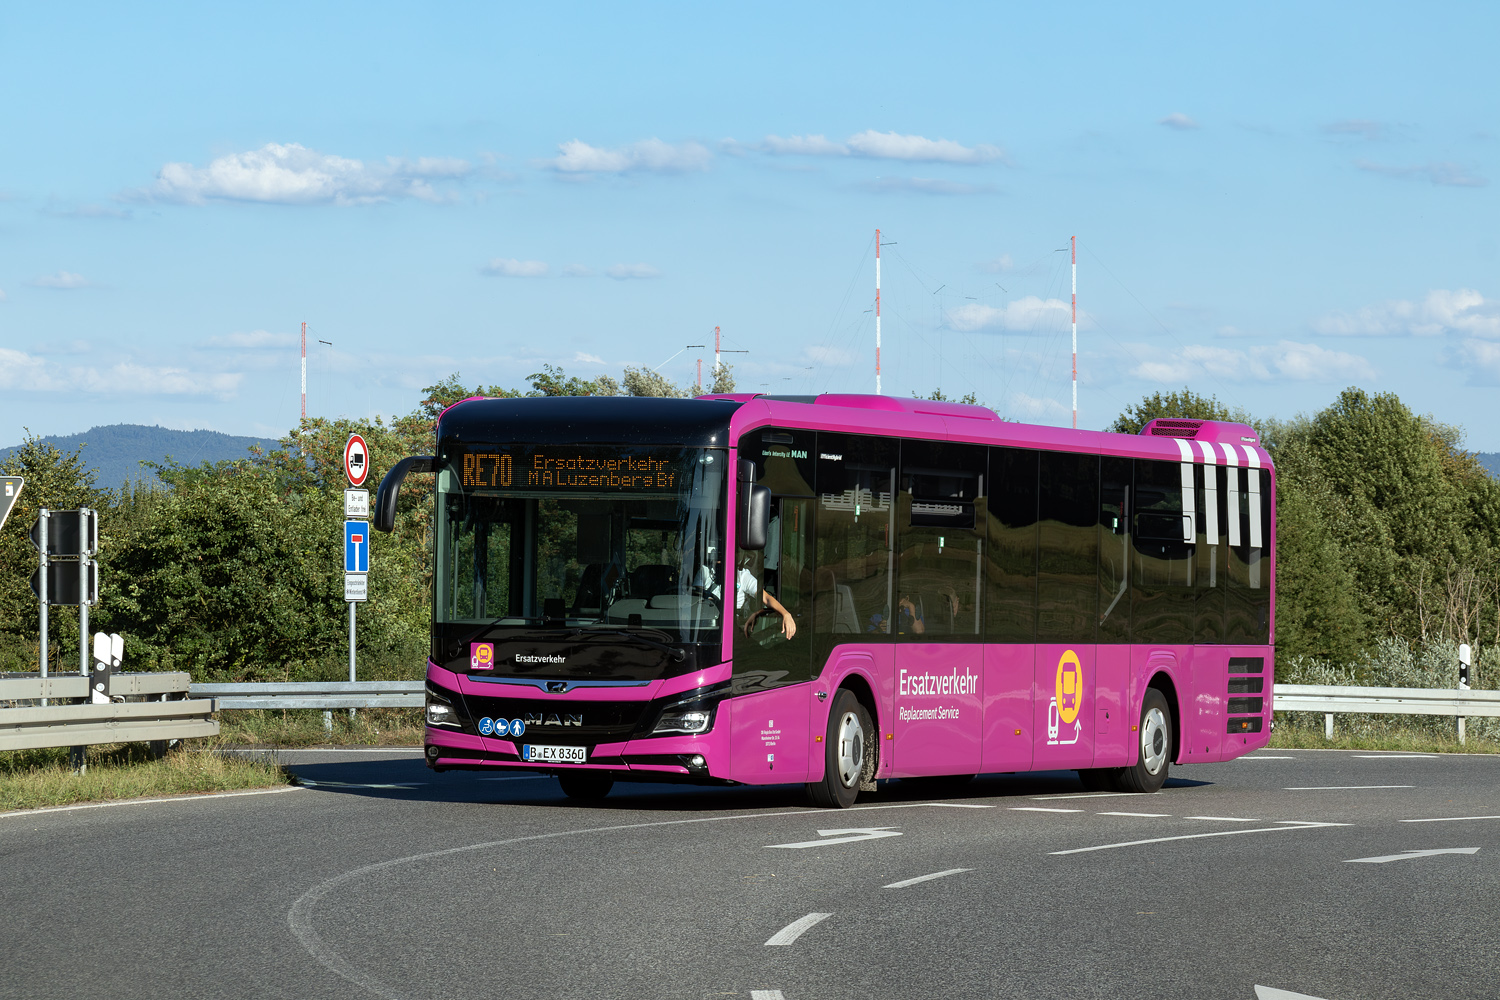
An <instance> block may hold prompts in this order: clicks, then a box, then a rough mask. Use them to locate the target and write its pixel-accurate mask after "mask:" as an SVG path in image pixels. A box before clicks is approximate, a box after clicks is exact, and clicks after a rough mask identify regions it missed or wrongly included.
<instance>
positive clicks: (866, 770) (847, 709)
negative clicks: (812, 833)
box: [807, 688, 875, 809]
mask: <svg viewBox="0 0 1500 1000" xmlns="http://www.w3.org/2000/svg"><path fill="white" fill-rule="evenodd" d="M874 732H875V727H874V725H873V724H872V723H871V721H870V713H869V712H868V711H866V710H865V706H863V705H861V704H860V703H859V699H858V698H856V697H855V696H854V692H853V691H850V690H849V689H848V688H840V689H839V692H838V694H836V695H834V696H833V707H832V708H831V709H830V710H829V712H828V734H827V736H825V737H824V739H823V780H822V781H810V782H808V784H807V793H808V795H809V797H811V799H812V800H813V804H814V805H819V806H824V807H827V808H834V809H848V808H849V807H850V806H852V805H854V800H855V799H857V798H859V786H860V784H861V783H862V782H864V781H866V780H867V779H869V778H872V777H874V773H875V747H874V744H873V743H872V742H871V740H872V738H873V734H874Z"/></svg>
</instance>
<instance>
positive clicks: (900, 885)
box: [881, 868, 974, 889]
mask: <svg viewBox="0 0 1500 1000" xmlns="http://www.w3.org/2000/svg"><path fill="white" fill-rule="evenodd" d="M973 870H974V869H972V868H949V869H948V870H947V871H945V872H933V873H932V874H931V875H918V876H917V877H916V878H908V879H903V880H901V881H900V882H892V883H891V884H890V885H887V886H882V887H881V888H883V889H905V888H906V887H907V886H909V885H916V884H917V883H918V882H931V881H932V880H933V879H935V878H947V877H948V876H949V875H957V874H959V873H960V872H971V871H973Z"/></svg>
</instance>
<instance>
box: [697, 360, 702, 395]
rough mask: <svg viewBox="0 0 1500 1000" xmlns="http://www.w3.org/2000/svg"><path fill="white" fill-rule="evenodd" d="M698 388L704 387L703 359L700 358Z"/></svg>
mask: <svg viewBox="0 0 1500 1000" xmlns="http://www.w3.org/2000/svg"><path fill="white" fill-rule="evenodd" d="M698 388H699V389H702V388H703V359H702V358H699V359H698Z"/></svg>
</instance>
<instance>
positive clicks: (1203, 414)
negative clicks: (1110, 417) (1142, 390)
mask: <svg viewBox="0 0 1500 1000" xmlns="http://www.w3.org/2000/svg"><path fill="white" fill-rule="evenodd" d="M1157 417H1181V418H1183V419H1187V420H1233V421H1237V422H1239V423H1250V416H1249V414H1247V413H1245V411H1243V410H1233V411H1231V410H1230V409H1229V408H1228V407H1226V406H1225V405H1224V404H1223V403H1220V402H1219V401H1218V399H1216V398H1215V397H1213V396H1202V395H1199V394H1198V393H1196V392H1194V391H1193V390H1191V389H1188V388H1186V387H1184V388H1183V390H1182V391H1181V392H1169V393H1166V394H1165V395H1163V394H1162V393H1160V392H1154V393H1152V394H1151V395H1149V396H1147V397H1145V398H1144V399H1142V400H1141V401H1140V402H1139V403H1137V404H1135V405H1134V406H1128V407H1126V408H1125V412H1124V413H1122V414H1120V415H1119V416H1118V417H1116V418H1115V422H1114V423H1112V424H1110V425H1109V428H1108V429H1109V430H1111V431H1113V432H1115V433H1116V434H1139V433H1140V432H1141V428H1142V427H1145V426H1146V425H1147V424H1148V423H1150V422H1151V421H1152V420H1154V419H1156V418H1157Z"/></svg>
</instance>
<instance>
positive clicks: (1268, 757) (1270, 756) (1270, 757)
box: [1235, 753, 1297, 760]
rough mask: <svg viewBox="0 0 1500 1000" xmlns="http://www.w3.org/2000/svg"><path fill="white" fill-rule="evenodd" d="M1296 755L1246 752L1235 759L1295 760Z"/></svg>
mask: <svg viewBox="0 0 1500 1000" xmlns="http://www.w3.org/2000/svg"><path fill="white" fill-rule="evenodd" d="M1296 759H1297V758H1296V757H1277V756H1275V755H1273V754H1268V753H1255V754H1247V755H1245V756H1244V757H1236V758H1235V760H1296Z"/></svg>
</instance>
